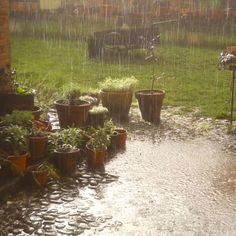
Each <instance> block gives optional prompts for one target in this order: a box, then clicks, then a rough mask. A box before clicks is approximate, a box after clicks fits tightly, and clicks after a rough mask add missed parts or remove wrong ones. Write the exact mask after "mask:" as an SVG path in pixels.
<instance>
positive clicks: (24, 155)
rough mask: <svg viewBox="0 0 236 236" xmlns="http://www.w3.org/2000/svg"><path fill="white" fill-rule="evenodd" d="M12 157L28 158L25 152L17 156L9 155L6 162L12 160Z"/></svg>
mask: <svg viewBox="0 0 236 236" xmlns="http://www.w3.org/2000/svg"><path fill="white" fill-rule="evenodd" d="M12 157H26V158H27V157H28V152H25V153H23V154H19V155H9V156H8V157H7V160H10V158H12Z"/></svg>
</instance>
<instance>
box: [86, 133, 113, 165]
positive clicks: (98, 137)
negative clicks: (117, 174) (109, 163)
mask: <svg viewBox="0 0 236 236" xmlns="http://www.w3.org/2000/svg"><path fill="white" fill-rule="evenodd" d="M91 130H92V131H90V134H91V139H90V141H89V142H88V143H87V145H86V151H87V157H88V164H91V165H102V164H104V161H105V158H106V154H107V151H106V150H107V147H108V146H109V144H110V138H109V136H108V134H107V133H106V131H105V129H103V128H99V129H94V128H91Z"/></svg>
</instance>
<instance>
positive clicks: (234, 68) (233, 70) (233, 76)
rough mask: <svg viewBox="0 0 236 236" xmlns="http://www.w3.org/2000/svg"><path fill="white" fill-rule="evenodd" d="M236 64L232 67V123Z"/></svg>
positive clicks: (231, 120) (231, 119)
mask: <svg viewBox="0 0 236 236" xmlns="http://www.w3.org/2000/svg"><path fill="white" fill-rule="evenodd" d="M235 70H236V66H235V67H232V88H231V113H230V124H231V125H232V123H233V109H234V80H235Z"/></svg>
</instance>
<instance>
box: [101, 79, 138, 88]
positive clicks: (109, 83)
mask: <svg viewBox="0 0 236 236" xmlns="http://www.w3.org/2000/svg"><path fill="white" fill-rule="evenodd" d="M136 83H137V79H135V77H134V76H131V77H122V78H111V77H107V78H106V79H105V80H104V81H103V82H101V83H99V85H100V88H101V90H103V91H106V92H126V91H133V90H134V87H135V85H136Z"/></svg>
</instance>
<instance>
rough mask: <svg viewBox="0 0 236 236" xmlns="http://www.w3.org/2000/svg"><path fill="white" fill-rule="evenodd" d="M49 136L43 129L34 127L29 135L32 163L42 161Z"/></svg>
mask: <svg viewBox="0 0 236 236" xmlns="http://www.w3.org/2000/svg"><path fill="white" fill-rule="evenodd" d="M47 142H48V134H47V132H45V131H43V130H42V129H39V128H36V127H33V128H32V129H31V130H30V133H29V152H30V159H31V160H32V161H37V160H40V159H42V158H43V157H44V155H45V150H46V146H47Z"/></svg>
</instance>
